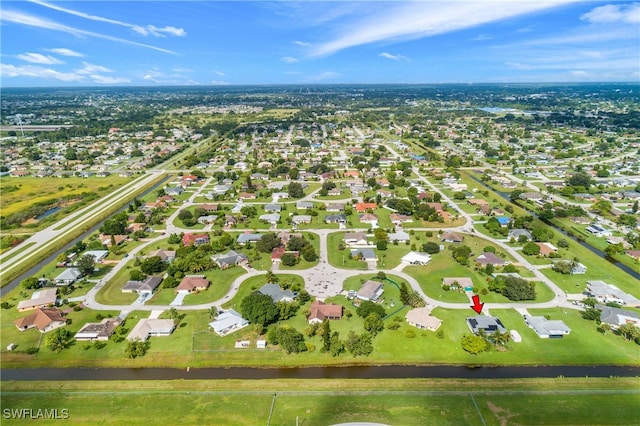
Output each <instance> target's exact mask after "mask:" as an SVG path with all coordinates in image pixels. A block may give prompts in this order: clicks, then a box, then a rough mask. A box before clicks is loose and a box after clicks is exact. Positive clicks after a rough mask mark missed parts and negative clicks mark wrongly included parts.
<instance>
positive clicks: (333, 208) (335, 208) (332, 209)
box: [327, 203, 344, 212]
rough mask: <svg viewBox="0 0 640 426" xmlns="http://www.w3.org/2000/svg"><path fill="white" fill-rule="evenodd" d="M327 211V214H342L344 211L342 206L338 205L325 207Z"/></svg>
mask: <svg viewBox="0 0 640 426" xmlns="http://www.w3.org/2000/svg"><path fill="white" fill-rule="evenodd" d="M327 211H328V212H343V211H344V204H338V203H333V204H328V205H327Z"/></svg>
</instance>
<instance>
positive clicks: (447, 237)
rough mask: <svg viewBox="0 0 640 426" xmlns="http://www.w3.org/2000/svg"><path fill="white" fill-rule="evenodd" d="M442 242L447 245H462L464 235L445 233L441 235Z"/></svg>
mask: <svg viewBox="0 0 640 426" xmlns="http://www.w3.org/2000/svg"><path fill="white" fill-rule="evenodd" d="M440 241H442V242H445V243H461V242H463V241H464V235H462V234H458V233H456V232H445V233H443V234H442V235H440Z"/></svg>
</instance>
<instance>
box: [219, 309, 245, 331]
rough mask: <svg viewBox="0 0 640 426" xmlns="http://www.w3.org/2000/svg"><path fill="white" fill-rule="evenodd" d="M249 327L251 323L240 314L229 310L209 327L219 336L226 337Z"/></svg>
mask: <svg viewBox="0 0 640 426" xmlns="http://www.w3.org/2000/svg"><path fill="white" fill-rule="evenodd" d="M247 325H249V321H247V320H246V319H244V318H242V315H240V314H239V313H238V312H236V311H235V310H233V309H229V310H228V311H225V312H223V313H221V314H219V315H218V316H217V317H216V320H215V321H213V322H210V323H209V326H210V327H211V328H212V329H213V331H215V332H216V334H217V335H218V336H221V337H222V336H226V335H227V334H229V333H233V332H234V331H237V330H240V329H241V328H244V327H246V326H247Z"/></svg>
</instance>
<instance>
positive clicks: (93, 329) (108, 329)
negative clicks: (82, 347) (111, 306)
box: [75, 318, 120, 342]
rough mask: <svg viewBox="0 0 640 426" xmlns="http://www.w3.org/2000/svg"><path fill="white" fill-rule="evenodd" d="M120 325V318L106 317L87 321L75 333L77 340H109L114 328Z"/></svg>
mask: <svg viewBox="0 0 640 426" xmlns="http://www.w3.org/2000/svg"><path fill="white" fill-rule="evenodd" d="M119 325H120V320H119V319H118V318H105V319H103V320H102V321H101V322H88V323H86V324H85V325H84V326H83V327H82V328H81V329H80V330H78V332H77V333H76V335H75V339H76V340H88V341H90V342H93V341H95V340H102V341H104V340H109V337H110V336H111V335H112V334H113V330H115V328H116V327H117V326H119Z"/></svg>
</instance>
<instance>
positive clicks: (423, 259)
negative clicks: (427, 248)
mask: <svg viewBox="0 0 640 426" xmlns="http://www.w3.org/2000/svg"><path fill="white" fill-rule="evenodd" d="M400 260H401V261H402V262H404V263H408V264H409V265H427V264H429V262H431V255H430V254H429V253H420V252H417V251H410V252H409V253H407V254H405V255H404V256H402V259H400Z"/></svg>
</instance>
